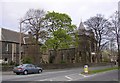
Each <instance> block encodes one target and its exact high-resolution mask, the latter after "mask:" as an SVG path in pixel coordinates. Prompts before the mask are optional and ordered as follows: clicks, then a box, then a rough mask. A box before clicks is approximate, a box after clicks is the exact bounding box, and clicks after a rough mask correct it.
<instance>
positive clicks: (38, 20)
mask: <svg viewBox="0 0 120 83" xmlns="http://www.w3.org/2000/svg"><path fill="white" fill-rule="evenodd" d="M44 18H45V11H44V10H39V9H29V10H28V11H27V13H26V15H25V17H24V18H23V19H22V20H24V22H23V25H24V28H23V30H24V31H28V30H29V31H30V32H31V33H32V35H33V36H34V37H35V39H36V44H38V41H39V39H41V40H43V39H44V38H45V37H46V35H47V33H46V29H45V21H44Z"/></svg>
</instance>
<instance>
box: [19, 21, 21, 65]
mask: <svg viewBox="0 0 120 83" xmlns="http://www.w3.org/2000/svg"><path fill="white" fill-rule="evenodd" d="M21 32H22V22H20V35H19V36H20V37H19V64H21V45H22V42H21V38H22V34H21Z"/></svg>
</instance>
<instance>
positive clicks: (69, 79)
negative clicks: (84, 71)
mask: <svg viewBox="0 0 120 83" xmlns="http://www.w3.org/2000/svg"><path fill="white" fill-rule="evenodd" d="M65 77H66V78H67V79H69V80H68V81H71V80H73V79H72V78H71V77H69V76H65Z"/></svg>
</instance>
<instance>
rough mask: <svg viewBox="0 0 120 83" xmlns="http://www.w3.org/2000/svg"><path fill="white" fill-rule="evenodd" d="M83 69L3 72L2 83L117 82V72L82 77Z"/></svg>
mask: <svg viewBox="0 0 120 83" xmlns="http://www.w3.org/2000/svg"><path fill="white" fill-rule="evenodd" d="M108 67H110V66H100V67H90V68H89V69H90V70H95V69H103V68H108ZM81 72H83V68H72V69H58V70H45V71H43V72H42V73H40V74H28V75H16V74H14V73H12V72H7V73H6V72H3V74H2V81H118V70H114V71H109V72H104V73H99V74H95V75H83V74H81Z"/></svg>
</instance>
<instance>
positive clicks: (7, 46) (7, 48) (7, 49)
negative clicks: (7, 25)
mask: <svg viewBox="0 0 120 83" xmlns="http://www.w3.org/2000/svg"><path fill="white" fill-rule="evenodd" d="M6 51H7V52H8V51H9V45H8V44H7V45H6Z"/></svg>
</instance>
